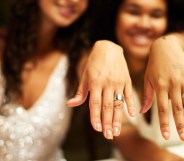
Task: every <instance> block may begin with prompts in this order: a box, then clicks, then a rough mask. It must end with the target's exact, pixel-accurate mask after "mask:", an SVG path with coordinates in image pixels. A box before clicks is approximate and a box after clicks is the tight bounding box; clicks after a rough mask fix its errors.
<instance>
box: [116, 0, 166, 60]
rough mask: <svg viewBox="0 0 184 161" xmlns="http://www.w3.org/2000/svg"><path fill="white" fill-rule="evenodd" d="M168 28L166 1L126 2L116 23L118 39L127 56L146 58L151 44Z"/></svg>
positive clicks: (142, 0) (137, 0)
mask: <svg viewBox="0 0 184 161" xmlns="http://www.w3.org/2000/svg"><path fill="white" fill-rule="evenodd" d="M166 27H167V4H166V0H124V1H123V3H122V4H121V6H120V8H119V11H118V15H117V21H116V28H115V32H116V38H117V41H118V43H119V44H120V45H121V46H123V48H124V50H125V54H127V55H126V56H129V57H134V58H138V59H140V58H146V57H147V56H148V53H149V50H150V46H151V43H152V42H153V40H155V39H156V38H157V37H159V36H161V35H162V34H163V33H164V32H165V30H166Z"/></svg>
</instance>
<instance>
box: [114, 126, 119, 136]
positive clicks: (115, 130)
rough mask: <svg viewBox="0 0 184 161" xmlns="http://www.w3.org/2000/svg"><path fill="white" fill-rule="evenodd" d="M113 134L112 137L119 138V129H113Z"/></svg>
mask: <svg viewBox="0 0 184 161" xmlns="http://www.w3.org/2000/svg"><path fill="white" fill-rule="evenodd" d="M113 134H114V136H119V135H120V128H119V127H114V130H113Z"/></svg>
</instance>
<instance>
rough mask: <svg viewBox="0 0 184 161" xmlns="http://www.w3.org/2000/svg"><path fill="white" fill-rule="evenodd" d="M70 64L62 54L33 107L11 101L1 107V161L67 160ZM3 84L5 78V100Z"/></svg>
mask: <svg viewBox="0 0 184 161" xmlns="http://www.w3.org/2000/svg"><path fill="white" fill-rule="evenodd" d="M67 67H68V62H67V58H66V57H62V58H61V59H60V60H59V63H58V64H57V66H56V67H55V70H54V71H53V73H52V75H51V76H50V78H49V81H48V84H47V87H46V89H45V90H44V92H43V94H42V95H41V96H40V98H39V99H38V100H37V101H36V102H35V103H34V105H33V106H32V107H31V108H30V109H29V110H25V109H24V108H23V107H21V106H19V105H16V104H10V103H9V104H6V105H4V106H2V107H0V161H65V159H64V156H63V154H62V151H61V150H60V145H61V143H62V142H63V140H64V138H65V135H66V132H67V129H68V126H69V121H70V116H71V110H70V109H69V108H67V107H66V89H65V88H66V86H65V75H66V71H67ZM38 81H39V80H38ZM2 84H3V83H2V77H1V79H0V96H1V97H0V98H1V99H0V101H1V102H2V101H3V99H2V98H3V95H2V94H3V85H2ZM33 88H34V87H33ZM35 90H36V89H35Z"/></svg>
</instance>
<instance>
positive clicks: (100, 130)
mask: <svg viewBox="0 0 184 161" xmlns="http://www.w3.org/2000/svg"><path fill="white" fill-rule="evenodd" d="M95 129H96V131H99V132H102V125H101V123H96V126H95Z"/></svg>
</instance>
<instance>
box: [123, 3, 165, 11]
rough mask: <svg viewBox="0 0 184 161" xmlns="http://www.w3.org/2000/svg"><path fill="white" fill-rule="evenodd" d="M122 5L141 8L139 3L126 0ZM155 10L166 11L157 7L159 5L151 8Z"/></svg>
mask: <svg viewBox="0 0 184 161" xmlns="http://www.w3.org/2000/svg"><path fill="white" fill-rule="evenodd" d="M124 7H132V8H139V9H140V8H141V6H140V5H139V4H136V3H134V2H127V3H125V4H124ZM153 10H154V11H155V12H166V10H165V9H162V8H159V7H156V8H154V9H153Z"/></svg>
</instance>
